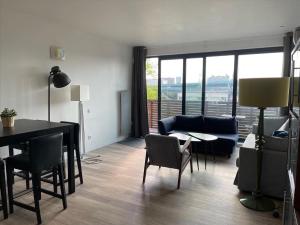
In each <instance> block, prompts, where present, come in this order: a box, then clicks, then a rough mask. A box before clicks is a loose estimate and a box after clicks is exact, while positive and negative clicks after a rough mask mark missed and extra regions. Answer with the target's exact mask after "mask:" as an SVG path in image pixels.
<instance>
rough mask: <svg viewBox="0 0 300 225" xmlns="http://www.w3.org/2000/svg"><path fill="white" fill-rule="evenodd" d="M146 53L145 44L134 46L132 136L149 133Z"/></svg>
mask: <svg viewBox="0 0 300 225" xmlns="http://www.w3.org/2000/svg"><path fill="white" fill-rule="evenodd" d="M146 55H147V49H146V47H144V46H137V47H134V48H133V68H132V91H131V136H132V137H137V138H139V137H145V136H146V135H147V134H148V133H149V125H148V110H147V89H146Z"/></svg>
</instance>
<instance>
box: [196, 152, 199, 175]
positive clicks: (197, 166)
mask: <svg viewBox="0 0 300 225" xmlns="http://www.w3.org/2000/svg"><path fill="white" fill-rule="evenodd" d="M196 158H197V167H198V171H199V157H198V152H196Z"/></svg>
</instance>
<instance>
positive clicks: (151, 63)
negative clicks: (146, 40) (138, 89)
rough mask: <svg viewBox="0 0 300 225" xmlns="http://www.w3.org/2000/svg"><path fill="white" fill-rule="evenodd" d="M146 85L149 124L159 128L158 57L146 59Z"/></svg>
mask: <svg viewBox="0 0 300 225" xmlns="http://www.w3.org/2000/svg"><path fill="white" fill-rule="evenodd" d="M146 85H147V106H148V124H149V128H150V130H152V129H154V131H155V129H157V127H158V124H157V121H158V58H157V57H153V58H147V59H146Z"/></svg>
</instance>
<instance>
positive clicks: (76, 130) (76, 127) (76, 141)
mask: <svg viewBox="0 0 300 225" xmlns="http://www.w3.org/2000/svg"><path fill="white" fill-rule="evenodd" d="M60 122H61V123H67V124H72V125H73V126H74V144H75V145H76V146H79V135H80V134H79V132H80V125H79V123H74V122H68V121H60ZM67 140H68V137H67V135H66V134H64V140H63V143H64V145H67Z"/></svg>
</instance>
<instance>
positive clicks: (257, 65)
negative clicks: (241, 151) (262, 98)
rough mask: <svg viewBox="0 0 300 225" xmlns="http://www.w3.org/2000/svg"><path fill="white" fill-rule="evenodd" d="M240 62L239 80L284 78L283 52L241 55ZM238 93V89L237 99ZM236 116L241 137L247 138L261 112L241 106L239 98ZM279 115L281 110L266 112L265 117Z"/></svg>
mask: <svg viewBox="0 0 300 225" xmlns="http://www.w3.org/2000/svg"><path fill="white" fill-rule="evenodd" d="M238 62H239V63H238V79H242V78H263V77H281V76H282V64H283V53H281V52H278V53H261V54H245V55H240V56H239V59H238ZM253 91H255V90H253ZM266 91H268V90H266ZM238 92H239V90H238V89H237V97H238ZM236 115H237V118H238V119H239V134H240V137H241V138H245V137H246V136H247V135H248V134H249V133H250V132H251V131H252V124H253V123H255V122H257V116H258V115H259V111H258V109H256V108H254V107H244V106H240V105H239V104H238V98H237V108H236ZM279 115H280V108H267V109H266V110H265V117H268V116H279Z"/></svg>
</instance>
